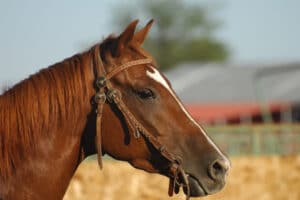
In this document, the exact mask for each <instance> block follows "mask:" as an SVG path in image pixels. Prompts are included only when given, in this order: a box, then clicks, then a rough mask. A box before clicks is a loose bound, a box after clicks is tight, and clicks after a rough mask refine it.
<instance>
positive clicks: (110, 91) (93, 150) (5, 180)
mask: <svg viewBox="0 0 300 200" xmlns="http://www.w3.org/2000/svg"><path fill="white" fill-rule="evenodd" d="M137 23H138V20H134V21H132V22H131V23H130V24H129V25H128V26H127V27H126V28H125V30H124V31H123V32H122V33H121V34H120V35H118V36H115V35H111V36H109V37H108V38H106V39H105V40H103V41H102V42H100V43H98V44H95V45H94V46H93V47H91V48H90V49H89V50H87V51H85V52H82V53H79V54H76V55H74V56H72V57H70V58H67V59H65V60H63V61H62V62H59V63H56V64H54V65H52V66H50V67H48V68H45V69H42V70H40V71H39V72H38V73H36V74H34V75H31V76H30V77H28V78H27V79H24V80H23V81H21V82H20V83H18V84H16V85H15V86H13V87H12V88H11V89H9V90H7V91H5V92H4V93H3V94H2V95H1V96H0V199H1V200H11V199H13V200H18V199H31V200H35V199H44V200H47V199H51V200H53V199H62V198H63V196H64V193H65V191H66V189H67V187H68V184H69V182H70V180H71V178H72V176H73V175H74V173H75V171H76V169H77V167H78V166H79V164H80V163H81V162H82V161H83V160H84V159H85V158H86V157H88V156H90V155H93V154H97V157H98V163H99V167H100V168H102V156H103V155H104V154H108V155H110V156H111V157H113V158H115V159H118V160H122V161H127V162H128V163H130V164H131V165H132V166H133V167H135V168H138V169H142V170H144V171H146V172H149V173H158V174H161V175H163V176H166V177H168V178H169V179H170V182H169V191H168V194H169V195H170V196H172V195H173V194H174V193H176V194H177V193H178V192H179V190H180V189H181V188H182V189H183V191H184V193H185V194H186V198H187V199H189V198H190V197H198V196H205V195H209V194H213V193H216V192H218V191H220V190H221V189H222V188H223V187H224V185H225V183H226V177H227V174H228V171H229V168H230V161H229V159H228V158H227V157H226V156H225V154H224V153H223V152H222V151H221V150H220V149H219V148H218V147H217V146H216V145H215V144H214V142H213V141H212V140H211V139H210V137H209V136H208V135H207V133H206V132H205V130H204V129H203V128H202V127H201V126H200V125H199V124H198V123H197V122H196V121H195V120H194V119H193V118H192V117H191V116H190V114H189V113H188V112H187V111H186V109H185V108H184V106H183V104H182V103H181V101H180V100H179V98H178V97H177V96H176V94H175V92H174V90H173V89H172V86H171V83H170V82H169V81H168V80H167V78H166V77H165V76H164V75H163V74H162V73H161V72H160V70H159V68H158V67H157V66H156V62H155V60H154V58H153V57H152V56H151V55H150V53H148V52H147V51H146V50H144V49H143V48H142V44H143V43H144V41H145V39H146V36H147V34H148V32H149V30H150V28H151V26H152V24H153V20H150V21H149V22H148V23H147V24H146V25H145V26H144V27H143V28H141V29H140V30H139V31H136V30H135V29H136V26H137ZM195 92H196V91H195Z"/></svg>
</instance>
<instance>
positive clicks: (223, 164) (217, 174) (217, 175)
mask: <svg viewBox="0 0 300 200" xmlns="http://www.w3.org/2000/svg"><path fill="white" fill-rule="evenodd" d="M229 167H230V166H229V163H228V161H226V160H223V159H217V160H215V161H214V162H212V164H211V165H210V166H209V169H208V173H209V175H210V177H211V178H212V179H214V180H221V179H223V178H224V176H225V174H226V173H227V171H228V170H229Z"/></svg>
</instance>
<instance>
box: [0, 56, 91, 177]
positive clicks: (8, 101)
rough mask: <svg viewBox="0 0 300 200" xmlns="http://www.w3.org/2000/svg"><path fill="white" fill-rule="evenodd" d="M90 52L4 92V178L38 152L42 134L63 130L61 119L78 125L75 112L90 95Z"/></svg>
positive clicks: (0, 152)
mask: <svg viewBox="0 0 300 200" xmlns="http://www.w3.org/2000/svg"><path fill="white" fill-rule="evenodd" d="M89 56H90V55H89V54H88V53H86V54H78V55H75V56H73V57H71V58H68V59H66V60H64V61H63V62H60V63H57V64H54V65H53V66H51V67H49V68H47V69H44V70H42V71H40V72H39V73H37V74H35V75H32V76H30V77H29V78H28V79H26V80H23V81H22V82H20V83H19V84H17V85H16V86H14V87H13V88H11V89H10V90H8V91H6V92H5V93H4V94H2V95H1V96H0V110H1V112H0V146H1V148H0V163H1V164H0V179H5V178H7V177H9V176H11V173H13V172H14V168H16V167H18V166H19V165H20V163H21V162H22V160H23V158H24V157H26V156H27V155H30V154H31V153H32V152H34V149H35V145H36V144H37V142H36V141H37V140H39V138H41V137H47V134H49V133H55V132H59V131H58V130H57V129H59V127H60V123H62V122H64V121H68V123H70V124H74V125H76V121H74V120H75V119H76V117H75V116H74V115H77V114H80V110H78V108H80V107H81V104H83V103H86V102H88V101H89V99H88V97H89V96H90V95H89V94H87V91H88V89H87V87H88V86H87V84H91V83H89V82H87V81H86V76H87V74H88V73H90V72H88V70H90V69H89V68H85V67H84V65H87V64H89V63H86V62H90V60H91V59H87V58H85V57H89ZM75 96H76V97H80V98H73V97H75ZM74 129H76V126H74ZM72 132H73V130H70V132H68V133H64V134H72Z"/></svg>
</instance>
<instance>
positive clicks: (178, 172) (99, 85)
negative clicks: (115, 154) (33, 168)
mask: <svg viewBox="0 0 300 200" xmlns="http://www.w3.org/2000/svg"><path fill="white" fill-rule="evenodd" d="M93 57H94V58H96V59H93V60H94V61H95V62H96V63H94V65H95V67H94V70H95V74H96V82H95V87H96V90H97V92H96V94H95V96H94V102H95V103H96V104H97V109H96V114H97V116H96V148H97V153H98V164H99V167H100V169H102V168H103V164H102V134H101V131H102V130H101V129H102V116H103V106H104V103H105V102H106V100H108V101H109V102H110V103H114V104H115V105H116V106H117V107H118V109H119V110H120V111H121V113H122V114H123V116H124V118H125V120H126V123H127V125H128V126H129V127H130V128H131V129H132V130H133V131H134V137H135V138H139V137H140V135H141V134H142V135H143V136H144V137H145V138H146V139H147V140H148V141H149V142H150V143H151V144H152V145H153V146H154V147H155V148H156V149H157V150H158V151H159V152H160V153H161V155H162V156H163V157H164V158H166V159H167V160H169V161H170V162H171V163H172V164H171V167H170V168H171V169H172V170H171V171H172V173H173V178H170V184H169V192H168V193H169V195H170V196H172V195H173V191H174V190H175V192H176V193H178V192H179V188H180V187H181V186H182V187H186V190H187V191H186V192H187V194H186V200H189V198H190V187H189V182H188V178H187V177H188V176H187V175H186V173H185V172H184V170H183V169H182V167H181V163H182V159H181V158H180V157H177V156H174V155H173V154H171V153H169V152H168V151H167V149H166V147H165V146H164V145H162V144H161V143H160V142H159V141H158V140H157V139H156V138H155V137H154V136H152V135H151V134H150V133H149V132H148V131H147V130H146V129H145V128H144V127H143V125H142V124H140V122H139V121H138V120H137V119H136V118H135V116H134V115H133V114H132V113H131V112H130V110H129V109H128V108H127V106H126V105H125V104H124V102H123V101H122V96H121V93H120V92H119V91H118V90H116V89H112V86H111V85H110V83H109V81H108V80H109V79H110V78H112V77H113V76H115V75H116V74H118V73H119V72H121V71H123V70H124V69H127V68H129V67H132V66H136V65H141V64H151V63H152V60H151V59H148V58H146V59H140V60H135V61H130V62H128V63H125V64H123V65H121V66H119V67H117V68H115V69H114V70H112V71H111V72H110V73H109V74H106V71H105V69H104V65H103V63H102V60H101V57H100V46H99V45H96V46H95V47H93ZM101 74H102V76H101ZM106 89H107V91H106ZM179 176H181V180H182V181H183V183H180V182H179V179H180V177H179Z"/></svg>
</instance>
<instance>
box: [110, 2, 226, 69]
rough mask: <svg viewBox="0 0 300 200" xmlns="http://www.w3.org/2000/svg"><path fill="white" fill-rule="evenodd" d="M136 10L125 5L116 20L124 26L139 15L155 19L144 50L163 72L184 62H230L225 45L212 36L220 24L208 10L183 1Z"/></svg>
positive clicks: (145, 5) (144, 3)
mask: <svg viewBox="0 0 300 200" xmlns="http://www.w3.org/2000/svg"><path fill="white" fill-rule="evenodd" d="M135 6H136V7H135ZM135 6H134V5H132V6H128V5H126V6H125V5H123V6H122V9H118V10H119V11H122V12H119V14H117V15H116V16H115V17H116V18H117V19H121V20H117V21H118V24H122V25H123V26H124V24H127V23H129V22H130V21H131V20H133V19H136V18H141V16H140V15H139V12H138V11H140V13H141V15H142V18H145V17H146V18H147V19H151V18H154V20H155V25H154V27H153V30H151V34H150V35H149V37H148V38H147V40H146V43H145V48H146V49H147V50H148V51H149V52H150V53H152V54H153V55H154V57H155V58H156V60H157V62H158V64H159V66H160V67H161V68H162V69H168V68H171V67H173V66H175V65H176V64H178V63H181V62H202V63H203V62H209V61H224V60H226V59H227V58H228V56H229V52H228V49H227V48H226V46H225V44H224V43H223V42H221V41H218V40H217V39H216V38H215V37H214V36H213V32H215V30H216V28H218V27H219V26H220V23H218V22H217V21H216V20H213V19H211V18H210V16H209V14H208V9H206V8H205V7H203V6H200V5H199V4H187V3H185V2H184V1H181V0H168V1H167V0H156V1H142V3H141V5H140V4H135ZM124 9H125V10H124ZM133 11H134V12H133Z"/></svg>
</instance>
